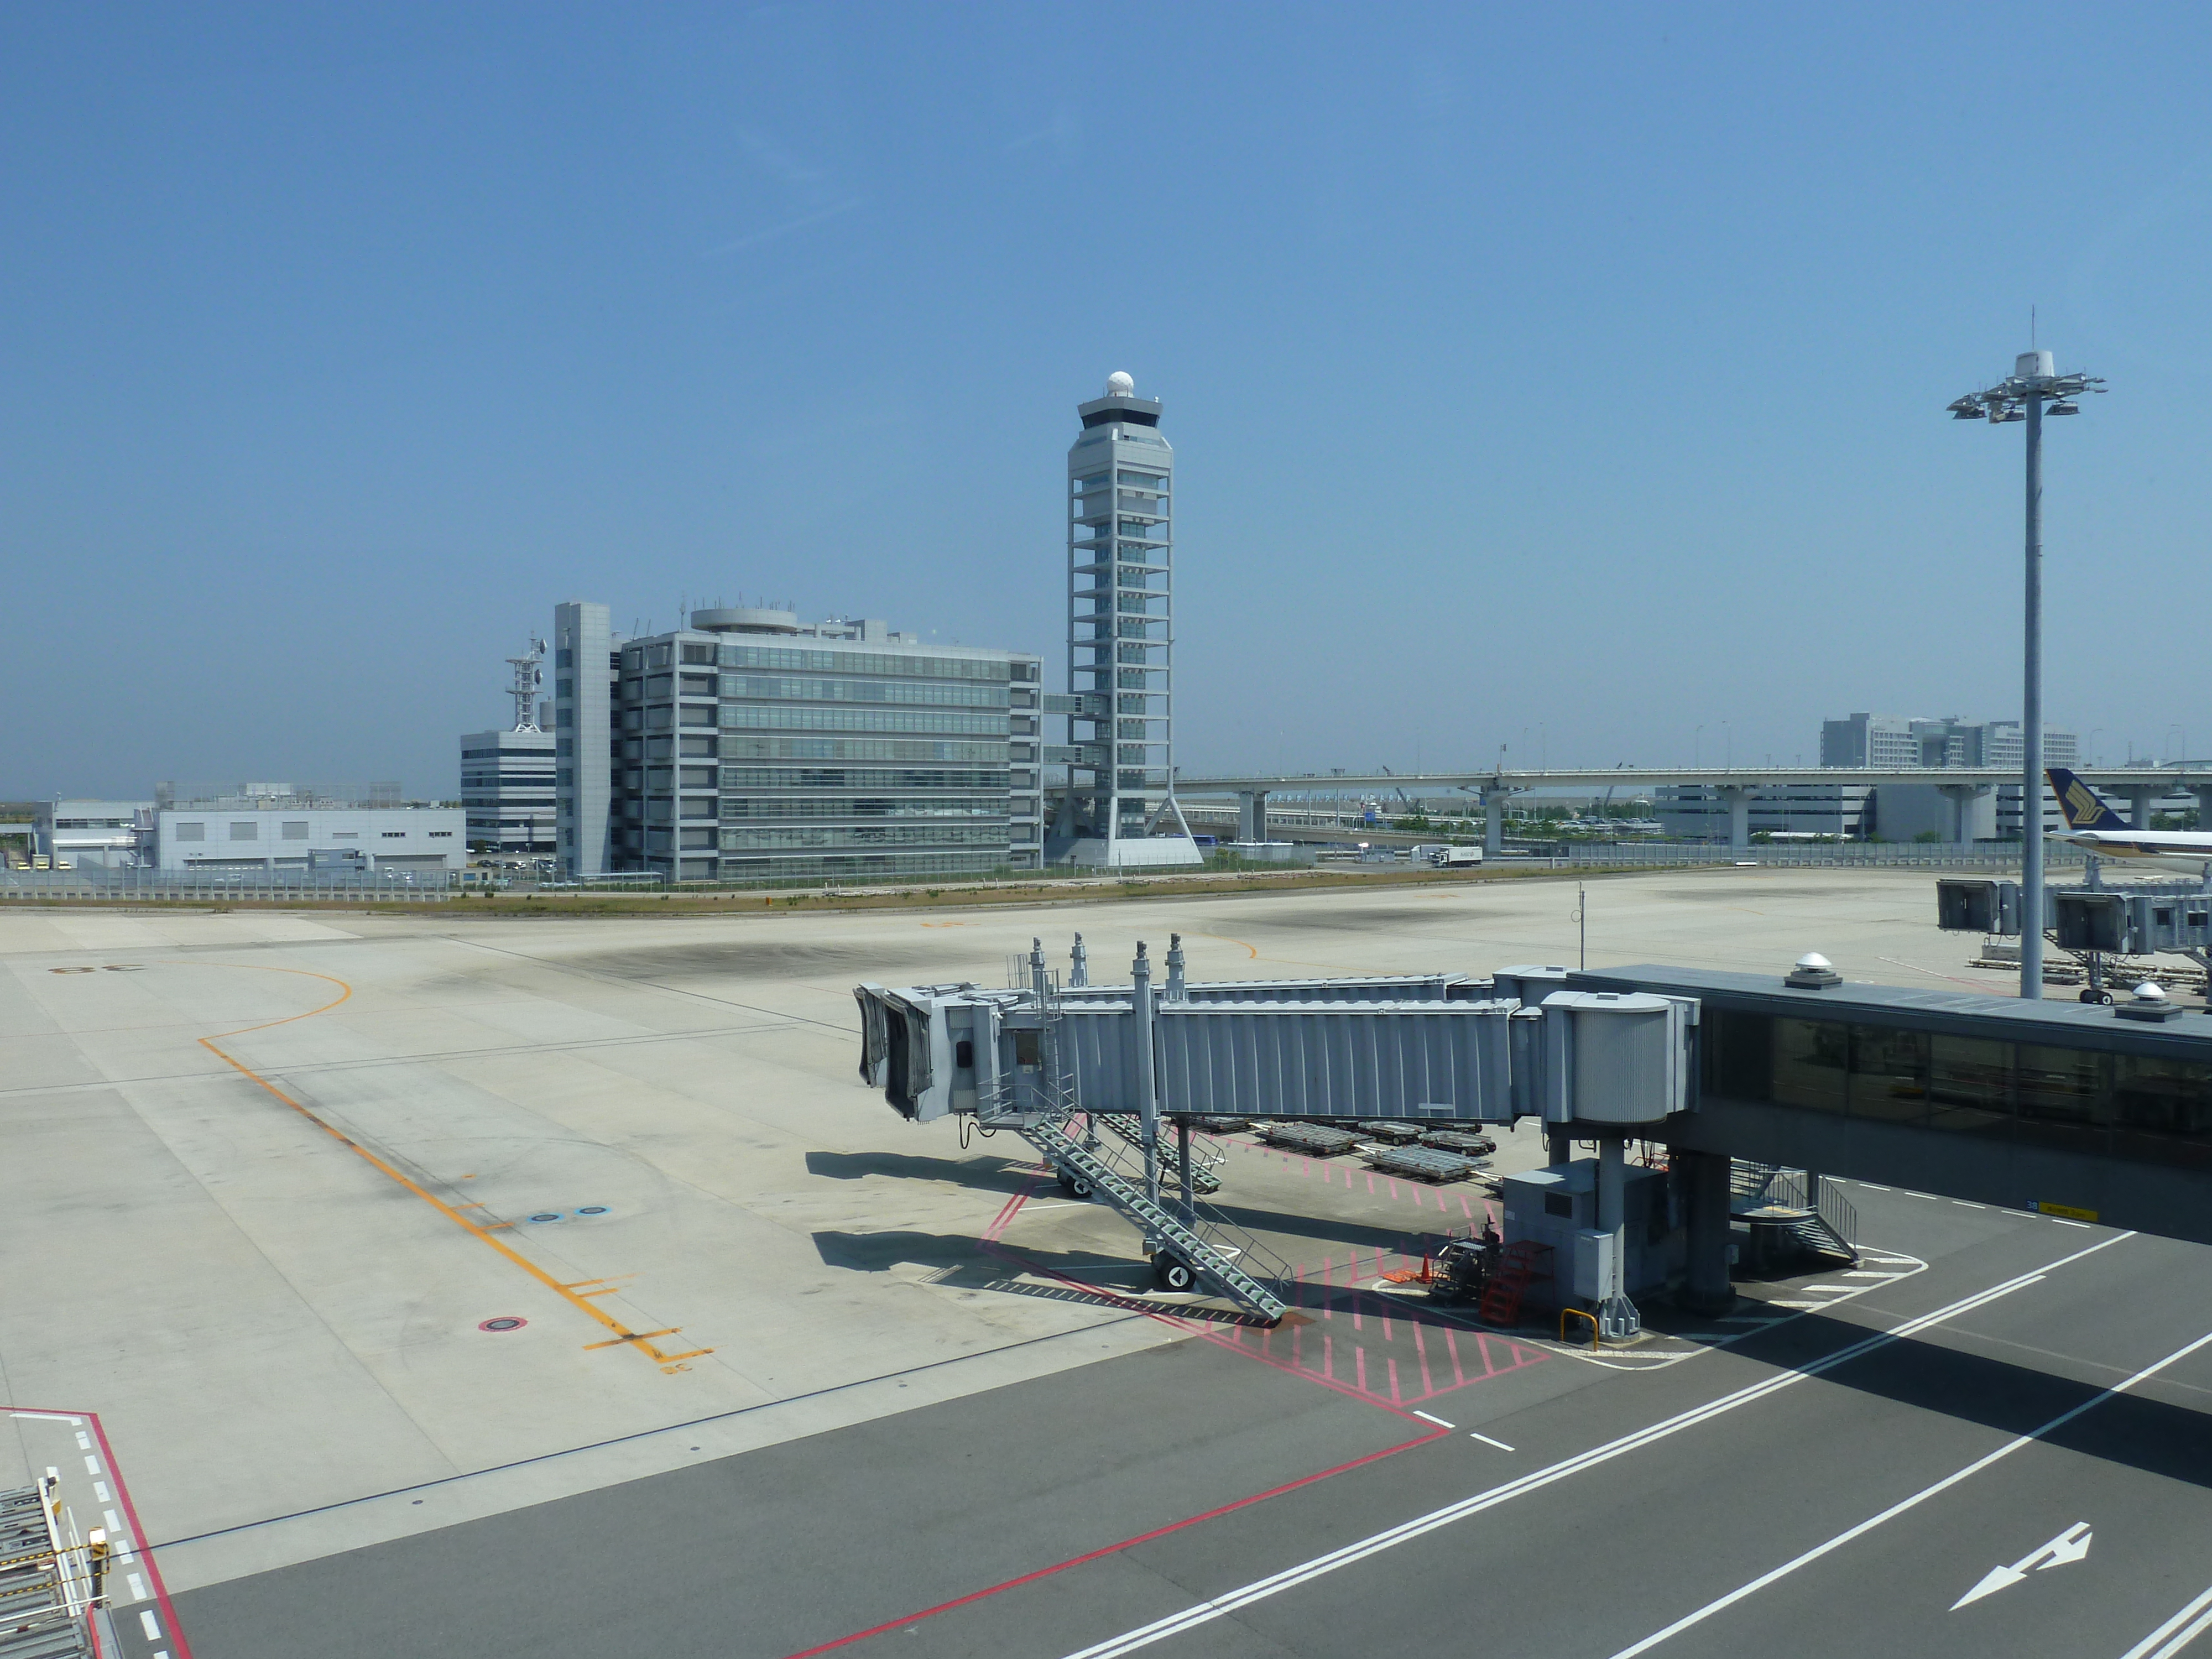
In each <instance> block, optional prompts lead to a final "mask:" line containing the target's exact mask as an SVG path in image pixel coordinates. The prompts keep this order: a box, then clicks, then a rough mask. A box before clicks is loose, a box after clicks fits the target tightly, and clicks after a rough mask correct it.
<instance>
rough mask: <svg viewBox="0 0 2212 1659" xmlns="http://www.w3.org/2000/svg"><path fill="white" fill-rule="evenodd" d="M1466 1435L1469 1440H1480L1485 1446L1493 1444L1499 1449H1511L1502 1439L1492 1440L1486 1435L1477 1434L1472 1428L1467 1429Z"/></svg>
mask: <svg viewBox="0 0 2212 1659" xmlns="http://www.w3.org/2000/svg"><path fill="white" fill-rule="evenodd" d="M1467 1437H1468V1439H1470V1440H1480V1442H1482V1443H1483V1444H1484V1445H1486V1446H1495V1447H1497V1448H1498V1450H1500V1451H1511V1450H1512V1449H1513V1448H1512V1447H1510V1446H1509V1445H1507V1444H1506V1443H1504V1441H1503V1440H1492V1438H1491V1437H1489V1436H1488V1435H1486V1434H1477V1433H1476V1432H1475V1431H1474V1430H1473V1429H1469V1430H1468V1431H1467Z"/></svg>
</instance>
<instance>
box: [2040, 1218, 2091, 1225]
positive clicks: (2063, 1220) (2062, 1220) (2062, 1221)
mask: <svg viewBox="0 0 2212 1659" xmlns="http://www.w3.org/2000/svg"><path fill="white" fill-rule="evenodd" d="M2044 1219H2045V1221H2055V1222H2057V1224H2058V1225H2060V1226H2062V1227H2087V1225H2089V1224H2088V1223H2087V1222H2086V1221H2069V1220H2068V1219H2067V1218H2065V1217H2064V1216H2063V1215H2047V1216H2045V1217H2044Z"/></svg>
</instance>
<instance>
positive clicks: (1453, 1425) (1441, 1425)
mask: <svg viewBox="0 0 2212 1659" xmlns="http://www.w3.org/2000/svg"><path fill="white" fill-rule="evenodd" d="M1413 1415H1414V1416H1416V1417H1425V1418H1428V1420H1429V1421H1430V1422H1431V1423H1433V1424H1435V1425H1437V1427H1438V1428H1440V1429H1455V1428H1457V1427H1458V1426H1459V1425H1458V1424H1456V1423H1447V1422H1445V1421H1444V1420H1443V1418H1441V1417H1429V1414H1428V1413H1426V1412H1420V1411H1417V1412H1415V1413H1413Z"/></svg>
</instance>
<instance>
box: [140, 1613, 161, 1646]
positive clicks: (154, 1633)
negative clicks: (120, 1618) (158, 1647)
mask: <svg viewBox="0 0 2212 1659" xmlns="http://www.w3.org/2000/svg"><path fill="white" fill-rule="evenodd" d="M138 1626H139V1628H140V1629H141V1630H143V1631H144V1632H146V1639H147V1640H148V1641H149V1642H158V1641H160V1640H161V1624H160V1621H159V1620H156V1619H155V1617H154V1615H153V1614H152V1613H140V1614H139V1615H138Z"/></svg>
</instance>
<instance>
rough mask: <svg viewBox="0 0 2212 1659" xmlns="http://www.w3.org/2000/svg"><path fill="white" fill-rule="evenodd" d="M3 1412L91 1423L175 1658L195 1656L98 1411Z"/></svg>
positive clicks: (25, 1408)
mask: <svg viewBox="0 0 2212 1659" xmlns="http://www.w3.org/2000/svg"><path fill="white" fill-rule="evenodd" d="M0 1412H5V1413H8V1414H9V1416H10V1417H13V1416H14V1415H15V1413H18V1412H30V1413H34V1414H36V1415H38V1416H41V1417H82V1418H83V1419H85V1421H87V1422H88V1423H89V1424H91V1425H92V1432H93V1434H94V1437H96V1438H97V1439H98V1440H99V1442H100V1453H101V1455H103V1456H104V1457H105V1458H106V1462H107V1473H108V1474H109V1475H110V1476H111V1477H112V1478H113V1480H114V1481H115V1500H116V1502H117V1503H118V1504H121V1505H122V1506H123V1513H124V1514H125V1516H129V1517H130V1521H131V1538H132V1541H134V1542H135V1543H136V1544H137V1552H138V1559H140V1560H142V1561H143V1562H144V1563H145V1564H146V1575H147V1577H149V1578H151V1579H152V1580H153V1581H154V1600H155V1602H156V1603H158V1604H159V1605H160V1607H161V1616H162V1618H163V1620H165V1621H166V1622H167V1626H168V1640H169V1644H170V1650H171V1652H172V1654H173V1656H174V1659H192V1644H191V1642H189V1641H188V1640H186V1639H185V1632H184V1628H183V1626H180V1625H179V1624H178V1622H177V1608H176V1604H175V1603H174V1602H173V1601H170V1600H169V1587H168V1585H167V1583H164V1582H163V1580H162V1577H161V1567H160V1565H159V1564H157V1563H156V1562H155V1559H154V1546H153V1544H152V1542H151V1541H149V1539H148V1538H147V1536H146V1528H145V1526H144V1524H143V1523H142V1522H140V1521H139V1519H138V1506H137V1504H133V1503H132V1502H131V1488H130V1486H129V1485H128V1484H127V1483H126V1482H125V1480H124V1479H123V1467H122V1465H121V1464H119V1463H118V1462H116V1461H115V1448H114V1447H112V1446H111V1445H109V1444H108V1443H107V1431H106V1429H104V1428H102V1427H101V1426H100V1413H98V1412H87V1411H76V1410H60V1411H57V1410H54V1409H52V1408H51V1407H45V1406H0Z"/></svg>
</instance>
